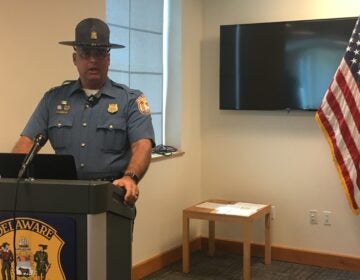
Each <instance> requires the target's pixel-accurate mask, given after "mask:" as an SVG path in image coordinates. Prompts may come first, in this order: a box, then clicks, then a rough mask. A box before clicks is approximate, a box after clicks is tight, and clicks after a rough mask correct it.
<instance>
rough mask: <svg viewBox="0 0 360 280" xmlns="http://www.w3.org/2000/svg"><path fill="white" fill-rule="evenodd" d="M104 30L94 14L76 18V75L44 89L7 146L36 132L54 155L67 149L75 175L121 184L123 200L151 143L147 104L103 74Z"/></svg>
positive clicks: (19, 148) (25, 147) (22, 147)
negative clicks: (58, 84) (77, 20)
mask: <svg viewBox="0 0 360 280" xmlns="http://www.w3.org/2000/svg"><path fill="white" fill-rule="evenodd" d="M109 35H110V30H109V27H108V26H107V24H106V23H105V22H103V21H102V20H100V19H96V18H87V19H84V20H82V21H81V22H80V23H79V24H78V25H77V26H76V29H75V41H63V42H59V43H60V44H63V45H68V46H72V47H73V49H74V52H73V54H72V60H73V63H74V65H75V66H76V68H77V70H78V73H79V79H78V80H75V81H69V82H66V83H64V84H63V85H61V86H58V87H55V88H52V89H50V90H49V91H48V92H46V93H45V95H44V96H43V98H42V99H41V101H40V102H39V104H38V106H37V108H36V109H35V111H34V112H33V114H32V116H31V118H30V119H29V121H28V123H27V125H26V126H25V128H24V130H23V131H22V133H21V136H20V138H19V140H18V141H17V143H16V144H15V146H14V148H13V152H15V153H28V152H29V151H30V149H31V146H32V143H33V139H34V137H35V136H36V135H38V134H39V133H41V134H43V135H44V136H45V137H47V138H48V139H49V140H50V143H51V146H52V147H53V149H54V150H55V152H56V153H57V154H71V155H73V156H74V158H75V163H76V167H77V172H78V178H79V179H86V180H89V179H106V180H111V181H112V182H113V184H115V185H116V186H118V187H122V188H125V190H126V194H125V201H126V202H130V203H133V202H135V201H136V200H137V198H138V195H139V189H138V186H137V185H138V183H139V181H140V179H141V178H142V177H143V176H144V174H145V172H146V171H147V168H148V166H149V163H150V160H151V149H152V147H154V145H155V143H154V130H153V126H152V122H151V116H150V108H149V105H148V103H147V100H146V98H145V96H144V95H143V93H142V92H140V91H138V90H133V89H130V88H128V87H127V86H125V85H122V84H118V83H116V82H114V81H112V80H110V79H109V78H108V69H109V64H110V50H111V49H115V48H123V47H124V46H122V45H118V44H113V43H110V41H109V37H110V36H109Z"/></svg>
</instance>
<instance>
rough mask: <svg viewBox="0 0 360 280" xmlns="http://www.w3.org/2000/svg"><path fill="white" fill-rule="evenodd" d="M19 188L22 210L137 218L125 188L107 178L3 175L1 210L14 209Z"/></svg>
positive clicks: (18, 204) (18, 208)
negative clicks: (110, 213)
mask: <svg viewBox="0 0 360 280" xmlns="http://www.w3.org/2000/svg"><path fill="white" fill-rule="evenodd" d="M16 188H18V194H17V207H16V211H19V212H44V213H74V214H99V213H103V212H112V213H114V214H117V215H120V216H123V217H125V218H128V219H134V218H135V208H134V207H130V206H128V205H125V204H124V203H123V200H124V195H125V190H124V189H122V188H118V187H115V186H114V185H113V184H111V183H110V182H107V181H81V180H48V179H36V180H27V179H25V180H24V179H21V180H19V181H18V180H17V179H10V178H3V179H0V211H13V210H14V203H15V196H16Z"/></svg>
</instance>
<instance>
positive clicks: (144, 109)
mask: <svg viewBox="0 0 360 280" xmlns="http://www.w3.org/2000/svg"><path fill="white" fill-rule="evenodd" d="M136 103H137V106H138V110H139V112H140V113H141V114H143V115H149V114H150V106H149V103H148V102H147V100H146V97H145V95H143V94H141V95H140V96H139V97H138V98H136Z"/></svg>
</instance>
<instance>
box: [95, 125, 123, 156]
mask: <svg viewBox="0 0 360 280" xmlns="http://www.w3.org/2000/svg"><path fill="white" fill-rule="evenodd" d="M96 132H97V133H96V138H97V139H96V143H97V145H98V147H99V148H100V149H101V150H102V151H103V152H108V153H114V152H115V153H119V152H121V151H122V150H123V149H124V146H125V144H126V141H127V134H126V121H125V120H124V119H107V120H104V121H102V122H99V123H98V124H97V127H96Z"/></svg>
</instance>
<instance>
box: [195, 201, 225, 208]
mask: <svg viewBox="0 0 360 280" xmlns="http://www.w3.org/2000/svg"><path fill="white" fill-rule="evenodd" d="M224 205H226V204H221V203H214V202H204V203H200V204H198V205H196V207H201V208H208V209H216V208H218V207H221V206H224Z"/></svg>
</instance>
